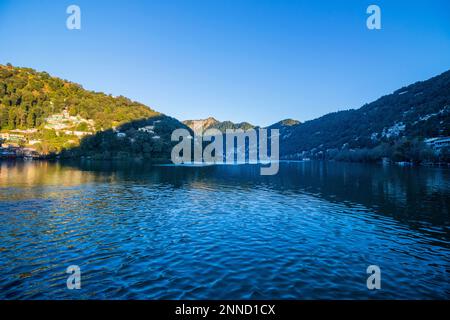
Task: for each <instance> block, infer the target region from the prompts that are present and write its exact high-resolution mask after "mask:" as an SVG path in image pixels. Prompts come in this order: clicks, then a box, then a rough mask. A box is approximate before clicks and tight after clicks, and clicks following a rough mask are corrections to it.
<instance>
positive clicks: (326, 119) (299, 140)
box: [280, 71, 450, 161]
mask: <svg viewBox="0 0 450 320" xmlns="http://www.w3.org/2000/svg"><path fill="white" fill-rule="evenodd" d="M440 136H450V71H447V72H445V73H443V74H441V75H439V76H436V77H433V78H431V79H429V80H427V81H421V82H417V83H415V84H412V85H409V86H407V87H404V88H401V89H399V90H397V91H395V92H394V93H392V94H389V95H386V96H384V97H381V98H380V99H378V100H376V101H374V102H372V103H369V104H366V105H364V106H362V107H361V108H359V109H357V110H347V111H340V112H335V113H330V114H327V115H325V116H323V117H320V118H318V119H315V120H311V121H307V122H304V123H302V124H296V125H293V126H290V127H288V128H287V129H286V130H285V131H284V132H283V135H282V137H281V138H282V139H281V149H280V150H281V153H282V157H284V158H298V157H305V156H307V157H322V158H323V157H325V158H335V159H343V160H352V159H354V160H358V158H361V160H377V159H380V158H381V157H390V158H393V159H394V160H397V161H409V160H415V158H417V159H420V158H424V157H427V156H428V155H430V150H428V148H427V147H426V146H425V145H424V143H423V140H424V139H425V138H431V137H440ZM420 153H422V154H420Z"/></svg>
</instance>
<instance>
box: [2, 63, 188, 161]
mask: <svg viewBox="0 0 450 320" xmlns="http://www.w3.org/2000/svg"><path fill="white" fill-rule="evenodd" d="M176 128H187V127H186V126H185V125H183V124H182V123H181V122H179V121H178V120H176V119H173V118H170V117H167V116H165V115H163V114H161V113H159V112H156V111H154V110H152V109H150V108H148V107H147V106H145V105H143V104H141V103H138V102H134V101H131V100H130V99H128V98H125V97H122V96H120V97H113V96H111V95H106V94H104V93H99V92H93V91H88V90H85V89H83V88H82V87H81V86H80V85H78V84H76V83H72V82H69V81H66V80H62V79H59V78H56V77H51V76H50V75H49V74H47V73H46V72H37V71H35V70H33V69H29V68H18V67H13V66H11V65H7V66H3V65H0V132H1V134H2V136H0V142H1V140H2V139H1V138H2V137H5V136H6V140H5V138H4V140H5V141H4V142H6V143H7V144H9V145H16V146H17V145H18V146H20V147H29V148H33V149H35V150H37V151H38V152H39V153H40V154H41V155H50V156H51V155H56V154H60V155H61V156H62V157H81V156H84V157H90V158H99V159H111V158H121V159H123V158H128V157H137V158H146V159H168V158H170V150H171V148H172V146H173V143H172V142H171V141H170V134H171V132H172V131H173V130H175V129H176ZM8 139H9V140H8Z"/></svg>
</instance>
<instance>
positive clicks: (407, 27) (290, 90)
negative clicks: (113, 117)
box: [0, 0, 450, 125]
mask: <svg viewBox="0 0 450 320" xmlns="http://www.w3.org/2000/svg"><path fill="white" fill-rule="evenodd" d="M372 3H374V4H377V5H379V6H380V7H381V10H382V30H380V31H370V30H368V29H367V28H366V18H367V14H366V8H367V6H368V5H370V4H372ZM70 4H77V5H79V6H80V7H81V12H82V29H81V30H80V31H70V30H68V29H67V28H66V18H67V16H68V15H67V14H66V8H67V6H68V5H70ZM7 62H10V63H12V64H13V65H18V66H27V67H32V68H35V69H37V70H42V71H47V72H49V73H50V74H52V75H55V76H59V77H62V78H65V79H68V80H71V81H74V82H77V83H80V84H82V85H83V86H84V87H85V88H87V89H90V90H95V91H103V92H106V93H111V94H113V95H120V94H121V95H124V96H127V97H130V98H131V99H134V100H137V101H140V102H142V103H145V104H147V105H149V106H151V107H153V108H154V109H156V110H158V111H161V112H164V113H166V114H168V115H171V116H175V117H176V118H178V119H180V120H184V119H198V118H204V117H207V116H214V117H216V118H218V119H220V120H232V121H249V122H252V123H254V124H258V125H268V124H271V123H273V122H276V121H278V120H280V119H283V118H295V119H299V120H302V121H304V120H309V119H313V118H316V117H318V116H321V115H323V114H326V113H328V112H332V111H336V110H342V109H348V108H358V107H360V106H361V105H363V104H364V103H366V102H370V101H372V100H375V99H377V98H378V97H380V96H381V95H384V94H387V93H390V92H392V91H394V90H396V89H398V88H400V87H401V86H403V85H407V84H410V83H412V82H415V81H418V80H425V79H427V78H429V77H432V76H434V75H437V74H439V73H442V72H444V71H446V70H448V69H450V1H448V0H440V1H439V0H436V1H434V0H427V1H401V0H396V1H391V0H390V1H378V0H373V1H361V0H358V1H357V0H354V1H349V0H345V1H313V0H310V1H301V0H297V1H287V0H271V1H268V0H179V1H178V0H177V1H175V0H164V1H162V0H161V1H157V0H147V1H133V0H127V1H125V0H123V1H106V0H105V1H101V0H96V1H92V0H71V1H65V0H60V1H56V0H44V1H43V0H0V63H2V64H5V63H7Z"/></svg>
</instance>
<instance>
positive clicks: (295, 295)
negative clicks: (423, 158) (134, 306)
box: [0, 162, 450, 299]
mask: <svg viewBox="0 0 450 320" xmlns="http://www.w3.org/2000/svg"><path fill="white" fill-rule="evenodd" d="M449 208H450V170H448V169H439V168H401V167H396V166H385V167H383V166H380V165H369V164H367V165H364V164H343V163H315V162H305V163H298V162H294V163H282V164H281V166H280V171H279V174H278V175H276V176H270V177H269V176H260V175H259V168H258V167H256V166H233V167H230V166H216V167H203V168H195V167H170V166H152V165H151V164H147V165H143V164H138V163H100V162H84V163H64V164H61V163H47V162H33V163H20V162H18V163H13V162H3V163H0V229H1V233H0V287H1V291H0V298H6V299H15V298H19V299H25V298H30V299H47V298H56V299H68V298H69V299H72V298H73V299H89V298H96V299H98V298H100V299H102V298H103V299H105V298H106V299H108V298H111V299H126V298H131V299H179V298H181V299H196V298H202V299H240V298H243V299H266V298H267V299H268V298H273V299H311V298H316V299H332V298H336V299H344V298H355V299H365V298H381V299H385V298H412V299H419V298H422V299H430V298H441V299H448V298H449V297H450V284H449V276H450V258H449V253H450V233H449V224H450V217H449ZM71 264H76V265H79V266H80V267H81V270H82V289H81V290H78V291H70V290H68V289H67V288H66V279H67V275H66V274H65V269H66V268H67V267H68V266H69V265H71ZM372 264H376V265H379V266H380V267H381V270H382V290H380V291H377V292H373V291H369V290H368V289H367V288H366V278H367V275H366V268H367V266H368V265H372Z"/></svg>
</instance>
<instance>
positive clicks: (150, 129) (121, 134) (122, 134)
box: [113, 120, 161, 140]
mask: <svg viewBox="0 0 450 320" xmlns="http://www.w3.org/2000/svg"><path fill="white" fill-rule="evenodd" d="M159 122H160V120H157V121H155V122H154V123H159ZM113 130H114V132H115V134H116V137H117V138H126V136H127V134H126V133H125V132H120V131H119V130H117V128H113ZM138 131H139V132H143V133H147V134H150V135H152V139H154V140H158V139H161V137H160V136H158V135H157V134H156V133H155V126H154V125H149V126H145V127H141V128H139V129H138Z"/></svg>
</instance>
